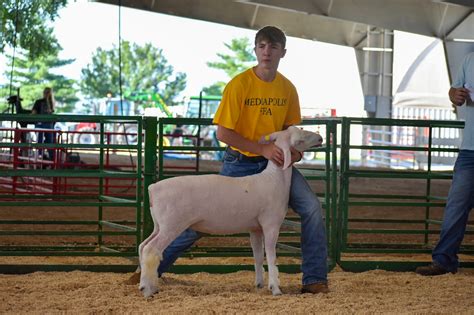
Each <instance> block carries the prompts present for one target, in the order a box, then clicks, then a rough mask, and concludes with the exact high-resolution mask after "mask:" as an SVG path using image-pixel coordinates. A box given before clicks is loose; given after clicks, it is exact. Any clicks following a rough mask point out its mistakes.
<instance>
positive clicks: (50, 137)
mask: <svg viewBox="0 0 474 315" xmlns="http://www.w3.org/2000/svg"><path fill="white" fill-rule="evenodd" d="M43 125H44V127H43V128H45V129H51V130H53V129H54V123H51V122H48V123H44V124H43ZM44 134H45V135H44V143H54V142H55V141H54V138H55V137H54V133H53V132H45V133H44ZM46 152H47V159H48V160H53V158H54V150H53V149H47V150H46Z"/></svg>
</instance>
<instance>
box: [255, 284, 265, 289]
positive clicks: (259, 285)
mask: <svg viewBox="0 0 474 315" xmlns="http://www.w3.org/2000/svg"><path fill="white" fill-rule="evenodd" d="M255 286H256V287H257V289H261V288H263V286H264V285H263V283H262V282H260V283H256V284H255Z"/></svg>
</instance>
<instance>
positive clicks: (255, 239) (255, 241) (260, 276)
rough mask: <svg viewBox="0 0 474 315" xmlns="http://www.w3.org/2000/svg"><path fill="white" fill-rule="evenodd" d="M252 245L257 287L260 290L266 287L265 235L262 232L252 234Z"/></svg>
mask: <svg viewBox="0 0 474 315" xmlns="http://www.w3.org/2000/svg"><path fill="white" fill-rule="evenodd" d="M250 244H251V245H252V251H253V257H254V259H255V286H256V287H257V288H259V289H261V288H263V286H264V274H265V269H264V268H263V260H264V258H265V257H264V251H263V234H262V231H254V232H250Z"/></svg>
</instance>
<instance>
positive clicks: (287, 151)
mask: <svg viewBox="0 0 474 315" xmlns="http://www.w3.org/2000/svg"><path fill="white" fill-rule="evenodd" d="M282 149H283V156H284V158H285V161H284V162H283V169H284V170H286V169H287V168H288V167H290V166H291V151H290V146H288V148H282Z"/></svg>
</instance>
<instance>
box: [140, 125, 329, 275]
mask: <svg viewBox="0 0 474 315" xmlns="http://www.w3.org/2000/svg"><path fill="white" fill-rule="evenodd" d="M337 124H338V120H337V119H313V120H305V121H303V123H302V127H303V128H308V129H317V127H322V128H321V129H324V131H323V134H322V135H323V137H324V138H325V143H324V144H323V146H322V147H321V148H316V149H313V150H311V152H313V153H316V154H322V155H323V157H322V158H320V159H315V160H313V161H312V163H305V165H304V166H302V167H301V168H300V170H301V171H302V173H303V174H304V175H305V177H306V178H307V179H308V180H309V181H310V182H321V184H320V185H319V186H321V187H322V190H323V191H322V192H319V191H318V195H319V196H320V198H322V204H323V207H324V210H325V218H326V229H327V232H328V235H329V237H328V246H329V256H330V259H329V261H328V265H329V267H330V268H333V267H334V266H335V264H336V259H335V257H336V254H337V239H336V230H337V229H336V226H337V221H336V211H337V205H336V201H337V189H336V187H337V173H336V172H335V170H336V169H337V155H336V149H337V148H336V145H335V143H336V139H337ZM176 126H179V128H180V130H181V131H180V133H179V137H180V140H181V142H180V143H176V141H174V140H175V128H176ZM157 129H158V134H159V135H160V137H159V139H158V141H157V143H158V146H157V149H156V151H157V152H158V158H157V161H158V166H157V175H156V178H157V179H158V180H163V179H166V178H169V177H173V176H182V175H197V174H209V173H218V172H219V170H220V167H221V163H220V158H221V155H220V154H219V153H221V152H222V151H223V150H224V149H225V148H224V147H223V146H222V144H220V143H219V142H218V141H217V139H216V138H215V134H214V133H215V130H216V126H213V125H212V120H211V119H198V118H162V119H160V120H159V121H158V128H157ZM173 159H175V160H180V161H181V163H178V164H179V165H174V164H176V163H172V161H173ZM145 164H146V162H145ZM287 219H288V220H287V221H286V222H285V223H284V225H283V227H282V233H281V235H280V241H279V243H278V249H279V252H278V256H279V257H285V256H286V257H298V258H299V257H300V255H301V254H300V249H299V238H300V232H299V218H298V217H297V216H295V215H294V214H289V215H288V217H287ZM145 225H147V223H145ZM151 232H152V227H149V229H148V230H147V231H146V232H145V235H149V234H150V233H151ZM251 256H252V250H251V247H250V244H249V242H248V234H239V235H232V236H213V237H205V238H204V239H202V240H200V241H199V242H198V244H197V246H194V247H192V248H191V249H190V250H189V251H188V252H186V253H185V255H184V257H251ZM227 266H228V267H221V268H217V269H216V271H217V270H221V271H224V270H227V269H228V270H235V269H236V268H237V269H240V270H244V269H249V268H252V269H253V264H252V265H247V264H242V263H241V264H240V265H238V266H236V265H227ZM279 266H280V267H281V268H284V269H285V270H292V271H294V272H297V271H299V268H300V267H299V266H300V264H299V262H298V263H294V262H292V263H282V262H281V261H280V262H279ZM188 268H189V269H188ZM190 270H200V271H205V270H209V267H208V265H204V264H203V265H196V264H193V265H189V266H188V265H186V266H183V265H176V266H174V267H173V268H172V271H174V272H189V271H190Z"/></svg>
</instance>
